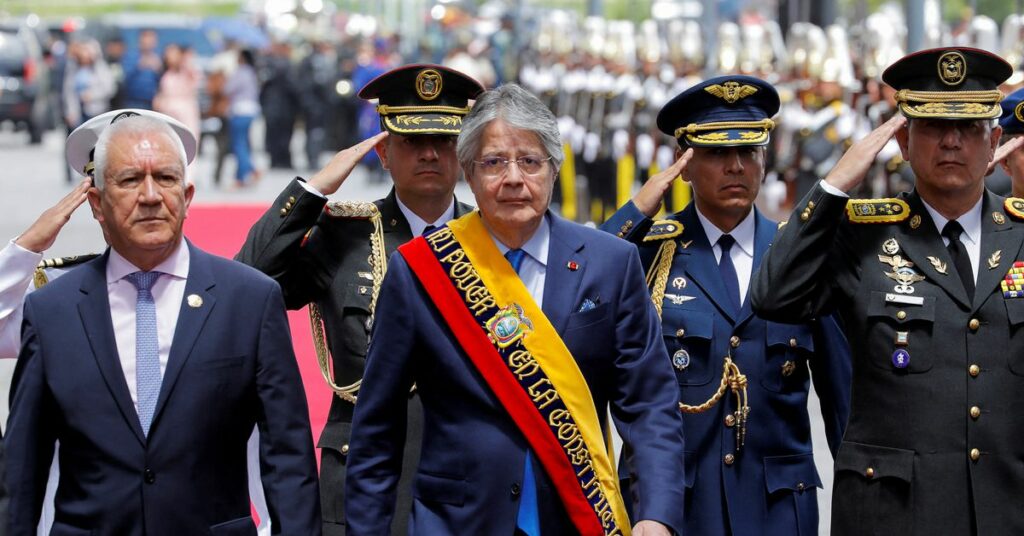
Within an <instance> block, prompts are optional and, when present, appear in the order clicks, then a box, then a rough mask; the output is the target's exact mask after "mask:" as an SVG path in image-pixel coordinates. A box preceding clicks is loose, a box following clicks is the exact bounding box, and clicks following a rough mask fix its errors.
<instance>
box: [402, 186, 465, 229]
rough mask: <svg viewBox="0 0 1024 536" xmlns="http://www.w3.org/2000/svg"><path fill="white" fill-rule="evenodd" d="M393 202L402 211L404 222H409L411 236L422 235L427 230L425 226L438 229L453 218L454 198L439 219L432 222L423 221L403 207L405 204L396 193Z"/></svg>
mask: <svg viewBox="0 0 1024 536" xmlns="http://www.w3.org/2000/svg"><path fill="white" fill-rule="evenodd" d="M395 201H397V202H398V210H401V211H402V215H403V216H405V221H407V222H409V230H410V231H412V235H413V236H419V235H421V234H423V229H426V228H427V225H433V226H434V227H440V226H442V225H444V224H446V223H448V220H450V219H452V218H453V217H454V216H455V197H454V196H452V200H451V201H449V202H448V208H447V209H445V211H444V212H443V213H441V217H439V218H437V220H435V221H433V222H428V221H424V220H423V218H420V217H419V216H417V215H416V213H415V212H413V211H412V210H411V209H410V208H409V207H407V206H405V203H403V202H402V200H401V199H399V198H398V193H397V192H396V193H395Z"/></svg>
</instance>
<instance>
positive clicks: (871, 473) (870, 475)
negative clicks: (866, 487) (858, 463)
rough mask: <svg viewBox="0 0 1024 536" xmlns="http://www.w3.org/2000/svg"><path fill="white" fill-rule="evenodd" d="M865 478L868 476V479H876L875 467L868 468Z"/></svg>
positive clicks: (865, 471)
mask: <svg viewBox="0 0 1024 536" xmlns="http://www.w3.org/2000/svg"><path fill="white" fill-rule="evenodd" d="M864 476H866V477H868V478H875V468H874V467H868V468H867V469H865V470H864Z"/></svg>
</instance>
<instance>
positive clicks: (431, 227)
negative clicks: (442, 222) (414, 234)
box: [420, 224, 437, 236]
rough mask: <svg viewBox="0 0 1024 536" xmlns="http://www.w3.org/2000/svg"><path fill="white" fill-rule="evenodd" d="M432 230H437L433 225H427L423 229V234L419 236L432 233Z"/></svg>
mask: <svg viewBox="0 0 1024 536" xmlns="http://www.w3.org/2000/svg"><path fill="white" fill-rule="evenodd" d="M434 229H437V226H435V225H434V224H430V225H427V226H426V227H424V228H423V232H422V233H420V236H423V235H425V234H427V233H429V232H430V231H433V230H434Z"/></svg>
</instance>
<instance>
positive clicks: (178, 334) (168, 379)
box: [152, 242, 217, 427]
mask: <svg viewBox="0 0 1024 536" xmlns="http://www.w3.org/2000/svg"><path fill="white" fill-rule="evenodd" d="M187 245H188V249H189V269H188V279H187V280H186V282H185V294H184V296H183V297H182V303H181V306H180V307H181V309H180V310H179V312H178V324H177V326H175V328H174V338H173V339H172V341H171V352H170V355H169V356H168V358H167V370H165V371H164V380H163V383H161V385H160V397H159V398H158V399H157V402H156V410H155V411H154V412H153V424H152V426H153V427H156V426H157V422H158V420H159V418H160V413H161V411H162V410H163V408H164V406H166V405H167V399H168V398H169V397H170V396H171V391H172V390H173V389H174V384H175V382H177V380H178V376H179V375H180V374H181V369H182V367H184V366H185V363H186V362H187V361H188V359H189V356H190V355H191V354H192V347H193V346H195V343H196V340H197V339H198V338H199V334H200V332H202V330H203V325H204V324H205V323H206V319H207V318H208V317H209V316H210V312H211V311H212V310H213V308H214V306H215V305H216V302H217V299H216V297H215V296H214V294H213V293H212V292H211V290H212V289H213V287H214V285H215V281H214V278H213V272H212V270H211V269H210V259H209V255H208V254H207V253H204V252H202V251H200V250H199V249H197V248H195V247H193V246H192V244H191V243H190V242H189V243H187ZM192 295H196V296H198V297H199V298H200V299H201V302H200V301H199V300H195V298H192V301H193V302H194V303H198V304H199V306H198V307H196V306H194V305H193V304H190V300H189V297H190V296H192Z"/></svg>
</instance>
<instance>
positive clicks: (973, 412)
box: [971, 406, 981, 420]
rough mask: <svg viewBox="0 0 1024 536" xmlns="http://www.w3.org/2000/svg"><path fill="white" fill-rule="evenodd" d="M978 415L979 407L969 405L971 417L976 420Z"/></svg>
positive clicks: (979, 412) (979, 414) (979, 413)
mask: <svg viewBox="0 0 1024 536" xmlns="http://www.w3.org/2000/svg"><path fill="white" fill-rule="evenodd" d="M978 417H981V408H979V407H978V406H971V418H972V419H975V420H977V418H978Z"/></svg>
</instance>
